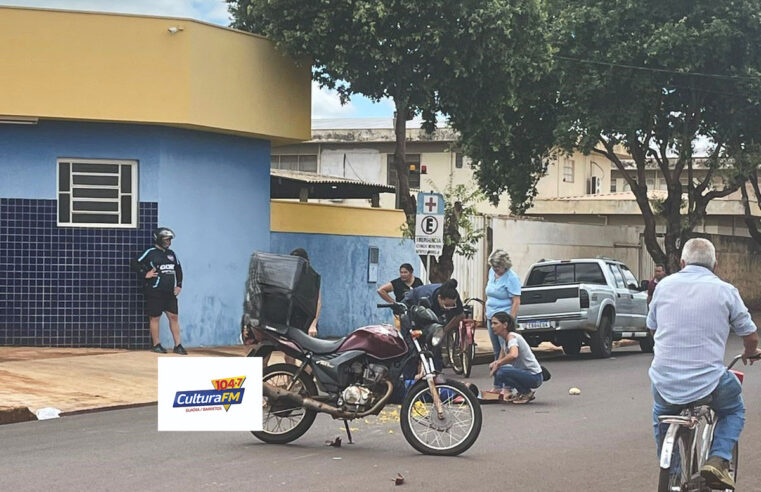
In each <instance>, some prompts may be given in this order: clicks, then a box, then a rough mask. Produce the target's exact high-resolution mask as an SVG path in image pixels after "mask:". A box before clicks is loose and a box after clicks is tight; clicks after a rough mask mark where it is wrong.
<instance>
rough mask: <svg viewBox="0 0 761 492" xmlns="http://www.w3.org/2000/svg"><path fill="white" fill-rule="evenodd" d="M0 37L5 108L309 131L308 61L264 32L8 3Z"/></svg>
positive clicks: (283, 132) (239, 129) (59, 115)
mask: <svg viewBox="0 0 761 492" xmlns="http://www.w3.org/2000/svg"><path fill="white" fill-rule="evenodd" d="M171 26H177V27H180V28H182V29H183V30H182V31H180V32H177V33H175V34H170V33H169V32H168V30H167V29H168V28H169V27H171ZM0 46H2V49H0V66H2V71H0V115H3V116H21V117H38V118H41V119H45V118H48V119H74V120H87V121H118V122H132V123H149V124H166V125H172V126H179V127H184V128H196V129H206V130H211V131H220V132H226V133H235V134H241V135H247V136H254V137H261V138H267V139H271V140H273V142H274V143H283V142H288V141H298V140H308V139H309V138H310V113H311V85H310V66H309V65H310V64H309V63H302V64H301V65H300V66H299V65H297V64H296V62H294V60H292V59H289V58H287V57H284V56H282V55H281V54H280V53H278V52H277V51H276V50H275V48H274V45H273V44H272V43H271V42H269V41H267V40H266V39H264V38H262V37H259V36H255V35H251V34H247V33H243V32H239V31H234V30H232V29H226V28H222V27H218V26H213V25H210V24H206V23H203V22H198V21H192V20H187V19H170V18H159V17H145V16H133V15H114V14H99V13H98V14H96V13H85V12H65V11H54V10H41V9H25V8H7V7H0Z"/></svg>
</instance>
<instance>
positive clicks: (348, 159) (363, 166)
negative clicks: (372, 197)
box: [320, 149, 386, 183]
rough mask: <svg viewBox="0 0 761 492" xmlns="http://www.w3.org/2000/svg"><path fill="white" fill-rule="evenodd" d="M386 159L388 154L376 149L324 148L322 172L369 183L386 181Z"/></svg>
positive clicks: (321, 157) (321, 163) (321, 164)
mask: <svg viewBox="0 0 761 492" xmlns="http://www.w3.org/2000/svg"><path fill="white" fill-rule="evenodd" d="M381 157H382V158H383V159H381ZM385 159H386V154H381V153H380V152H378V151H377V150H376V149H346V150H329V149H323V151H322V153H321V155H320V174H326V175H328V176H339V177H343V178H349V179H358V180H360V181H367V182H368V183H385V182H386V181H385V174H386V173H385V169H383V168H384V166H383V164H385ZM381 160H383V164H382V163H381Z"/></svg>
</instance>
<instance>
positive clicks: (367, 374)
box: [243, 303, 482, 456]
mask: <svg viewBox="0 0 761 492" xmlns="http://www.w3.org/2000/svg"><path fill="white" fill-rule="evenodd" d="M378 307H381V308H388V309H391V310H392V311H393V312H394V314H396V315H397V316H399V318H400V331H397V330H396V329H395V328H394V327H393V326H390V325H375V326H365V327H362V328H359V329H357V330H356V331H354V332H353V333H351V334H350V335H349V336H347V337H344V338H341V339H339V340H334V341H328V340H320V339H317V338H313V337H310V336H309V335H307V334H306V333H304V332H303V331H302V330H300V329H298V328H293V327H282V326H280V327H273V326H268V325H267V324H266V323H261V322H259V321H258V320H255V319H253V320H252V319H250V318H246V321H245V322H244V326H243V330H244V334H245V337H244V338H248V339H249V340H250V341H252V342H254V343H255V344H256V346H255V348H254V350H252V351H251V353H250V354H249V356H251V357H268V356H269V355H270V354H271V353H272V352H273V351H280V352H283V353H285V354H286V355H288V356H290V357H292V358H293V359H295V360H296V361H297V362H296V363H295V364H287V363H285V364H274V365H271V366H268V367H266V368H265V369H264V422H263V427H264V428H263V430H262V431H256V432H253V434H254V436H256V437H257V438H259V439H261V440H262V441H264V442H267V443H277V444H284V443H288V442H291V441H293V440H295V439H298V438H299V437H301V436H302V435H303V434H304V433H305V432H306V431H307V430H308V429H309V428H310V427H311V425H312V423H313V422H314V419H315V416H316V415H317V413H327V414H329V415H331V416H332V417H333V418H334V419H341V420H343V421H344V424H345V426H346V432H347V435H348V438H349V441H350V442H351V432H350V431H349V425H348V422H349V421H350V420H354V419H360V418H364V417H367V416H368V415H377V414H379V413H380V412H381V410H382V409H383V407H385V406H386V405H387V404H388V403H389V402H390V401H391V400H392V395H394V394H395V393H403V392H404V391H405V390H406V396H404V399H403V401H402V406H401V412H400V417H401V427H402V433H403V435H404V437H405V438H406V439H407V441H408V442H409V443H410V445H412V447H413V448H415V449H416V450H418V451H419V452H421V453H424V454H432V455H444V456H453V455H458V454H460V453H462V452H464V451H465V450H467V449H468V448H470V447H471V446H472V445H473V443H475V441H476V439H477V438H478V435H479V433H480V432H481V422H482V416H481V408H480V406H479V403H478V399H477V398H476V396H475V395H474V394H473V393H471V392H470V391H469V390H468V388H467V387H466V386H465V385H464V384H463V383H461V382H460V381H457V380H454V379H449V378H446V377H444V376H442V375H440V374H437V373H436V372H435V369H434V364H433V354H432V349H433V348H435V347H438V346H440V345H441V343H442V341H443V339H444V330H443V326H442V324H441V323H440V321H439V319H438V317H437V316H436V314H435V313H434V312H433V311H432V310H431V309H429V308H427V307H425V306H415V307H412V308H409V309H408V308H407V306H405V305H404V304H401V303H395V304H379V305H378ZM408 364H414V366H415V367H418V366H419V367H422V377H421V378H420V379H418V380H417V381H415V382H414V383H412V384H411V385H410V386H409V388H407V385H406V384H405V381H404V380H403V377H402V375H403V370H404V368H405V367H406V366H407V365H408Z"/></svg>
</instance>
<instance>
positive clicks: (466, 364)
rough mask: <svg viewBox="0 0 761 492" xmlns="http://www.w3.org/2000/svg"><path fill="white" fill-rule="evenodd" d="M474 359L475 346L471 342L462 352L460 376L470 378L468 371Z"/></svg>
mask: <svg viewBox="0 0 761 492" xmlns="http://www.w3.org/2000/svg"><path fill="white" fill-rule="evenodd" d="M475 358H476V344H475V343H473V342H471V343H469V344H468V345H467V346H466V347H465V348H464V349H463V350H462V375H463V376H465V377H466V378H469V377H470V371H471V369H473V359H475Z"/></svg>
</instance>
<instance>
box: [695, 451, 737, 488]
mask: <svg viewBox="0 0 761 492" xmlns="http://www.w3.org/2000/svg"><path fill="white" fill-rule="evenodd" d="M700 476H701V477H703V480H705V481H706V484H707V485H708V486H709V487H711V488H712V489H722V490H725V489H729V490H735V481H734V480H732V476H731V475H730V474H729V461H727V460H725V459H723V458H720V457H718V456H709V457H708V461H706V464H705V465H703V466H702V467H701V468H700Z"/></svg>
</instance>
